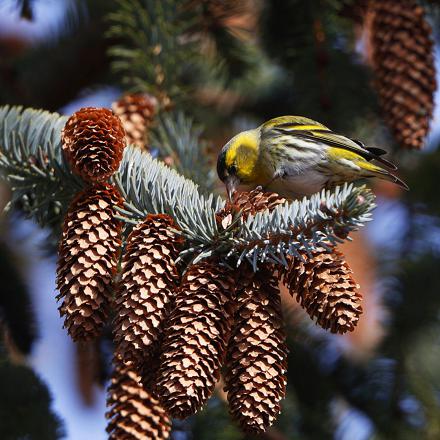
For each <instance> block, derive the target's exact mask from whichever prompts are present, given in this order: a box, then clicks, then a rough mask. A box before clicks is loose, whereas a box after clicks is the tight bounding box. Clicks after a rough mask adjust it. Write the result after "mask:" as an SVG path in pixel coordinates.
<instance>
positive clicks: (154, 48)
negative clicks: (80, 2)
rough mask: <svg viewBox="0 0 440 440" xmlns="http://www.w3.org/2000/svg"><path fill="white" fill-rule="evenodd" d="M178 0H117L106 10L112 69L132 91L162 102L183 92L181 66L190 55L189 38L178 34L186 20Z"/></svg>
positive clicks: (180, 32)
mask: <svg viewBox="0 0 440 440" xmlns="http://www.w3.org/2000/svg"><path fill="white" fill-rule="evenodd" d="M179 4H180V2H179V1H177V0H153V1H150V0H118V1H117V5H118V10H117V11H116V12H114V13H112V14H109V17H108V18H109V21H110V26H111V27H110V30H109V31H108V34H107V35H108V37H110V38H112V39H117V41H119V42H120V43H119V44H118V45H115V46H113V47H111V48H110V50H109V54H110V56H111V57H112V59H113V62H112V66H113V69H114V70H115V71H116V72H118V73H120V74H122V76H123V80H124V82H125V83H126V84H127V85H128V86H129V87H130V88H131V89H132V91H135V92H150V93H153V94H156V95H157V96H158V97H159V100H160V101H161V103H162V104H163V105H165V106H167V105H168V104H169V100H170V99H176V98H178V97H179V96H181V95H182V94H184V93H185V87H184V84H183V81H182V78H183V75H184V72H183V68H184V66H186V65H187V63H188V62H189V61H190V60H191V59H192V58H193V56H194V52H193V50H192V48H191V43H190V42H189V41H183V40H182V39H179V38H178V37H179V36H181V35H182V34H184V32H185V30H186V28H187V26H188V24H187V23H186V22H185V21H184V20H180V19H179V17H180V14H181V11H180V5H179Z"/></svg>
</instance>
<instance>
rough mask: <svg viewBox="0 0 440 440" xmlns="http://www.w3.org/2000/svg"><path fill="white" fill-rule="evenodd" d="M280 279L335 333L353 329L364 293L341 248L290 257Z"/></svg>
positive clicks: (309, 310)
mask: <svg viewBox="0 0 440 440" xmlns="http://www.w3.org/2000/svg"><path fill="white" fill-rule="evenodd" d="M281 279H282V280H283V282H284V284H285V285H286V287H287V288H288V289H289V292H290V294H291V295H292V296H296V299H297V301H298V302H299V303H300V304H301V306H302V307H304V309H305V310H306V312H307V313H308V314H309V315H310V317H311V318H312V319H314V318H316V322H317V324H319V325H320V326H321V327H322V328H324V329H326V330H327V329H330V331H331V332H332V333H341V334H342V333H346V332H349V331H353V330H354V328H355V326H356V324H357V323H358V321H359V316H360V314H361V313H362V307H361V305H360V302H361V300H362V297H361V295H360V293H359V292H358V288H359V286H358V285H357V284H356V283H355V281H354V280H353V277H352V271H351V269H350V267H349V266H348V264H347V263H346V262H345V260H344V256H343V254H342V253H341V252H339V251H337V250H333V252H327V251H325V250H324V249H322V250H320V251H317V252H314V253H313V255H312V256H311V257H309V256H307V254H306V253H305V252H303V253H302V259H300V258H293V257H291V258H290V259H289V266H288V268H286V269H282V270H281Z"/></svg>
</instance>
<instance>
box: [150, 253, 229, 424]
mask: <svg viewBox="0 0 440 440" xmlns="http://www.w3.org/2000/svg"><path fill="white" fill-rule="evenodd" d="M233 301H234V279H233V278H232V276H231V274H230V273H229V272H228V271H227V270H226V269H225V268H223V267H221V266H220V265H219V264H218V262H216V261H202V262H201V263H197V264H194V265H192V266H190V267H189V268H188V271H187V272H186V274H185V276H184V279H183V282H182V285H181V287H180V290H179V292H178V294H177V298H176V306H175V309H174V311H173V312H172V314H171V318H170V321H169V323H168V327H167V330H166V334H165V339H164V342H163V347H162V350H163V352H162V356H161V366H160V368H159V372H158V379H157V387H156V392H157V396H158V397H159V399H160V400H161V402H162V404H163V406H164V407H165V408H166V409H167V410H168V412H169V413H170V415H171V416H173V417H176V418H185V417H187V416H189V415H191V414H194V413H195V412H196V411H197V410H199V409H200V408H201V407H202V406H203V405H204V404H205V402H206V401H207V400H208V398H209V397H210V396H211V394H212V392H213V390H214V387H215V384H216V382H217V381H218V379H219V374H220V367H221V366H222V363H223V357H224V354H225V351H226V344H227V340H228V337H229V333H230V330H231V325H232V318H233Z"/></svg>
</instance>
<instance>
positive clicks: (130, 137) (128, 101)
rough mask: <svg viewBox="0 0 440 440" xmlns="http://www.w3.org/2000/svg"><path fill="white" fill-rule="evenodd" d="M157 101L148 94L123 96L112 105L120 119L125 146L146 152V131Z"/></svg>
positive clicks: (151, 120)
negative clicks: (139, 148) (131, 146)
mask: <svg viewBox="0 0 440 440" xmlns="http://www.w3.org/2000/svg"><path fill="white" fill-rule="evenodd" d="M157 105H158V103H157V99H156V98H155V97H154V96H151V95H148V94H131V95H124V96H123V97H122V98H120V99H119V100H118V101H116V102H114V103H113V104H112V109H113V111H114V113H115V114H116V115H117V116H119V117H120V118H121V121H122V124H123V125H124V128H125V134H126V139H127V144H129V145H130V144H134V145H137V146H138V147H141V148H142V149H145V150H148V144H147V142H148V141H147V136H148V129H149V128H150V126H151V125H152V123H153V120H154V117H155V115H156V109H157Z"/></svg>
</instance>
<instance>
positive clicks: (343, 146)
mask: <svg viewBox="0 0 440 440" xmlns="http://www.w3.org/2000/svg"><path fill="white" fill-rule="evenodd" d="M385 153H386V151H384V150H382V149H380V148H373V147H365V146H364V145H363V144H362V143H361V142H359V141H357V140H352V139H349V138H347V137H345V136H342V135H340V134H336V133H333V132H332V131H331V130H330V129H329V128H327V127H326V126H325V125H322V124H320V123H319V122H316V121H313V120H311V119H308V118H305V117H301V116H280V117H278V118H274V119H271V120H270V121H267V122H265V123H264V124H262V125H260V126H259V127H258V128H255V129H253V130H247V131H243V132H241V133H239V134H237V135H236V136H234V137H233V138H232V139H231V140H230V141H229V142H228V143H227V144H226V145H225V146H224V147H223V149H222V151H221V152H220V154H219V157H218V160H217V173H218V176H219V178H220V179H221V180H222V181H223V182H224V183H225V184H226V188H227V191H228V195H229V197H231V195H232V193H233V192H234V191H235V190H236V188H237V186H238V185H241V184H244V185H252V186H254V187H256V186H259V185H261V186H262V187H263V188H264V189H267V190H271V191H275V192H277V193H279V194H280V195H282V196H284V197H289V198H298V197H302V196H305V195H310V194H313V193H315V192H318V191H320V190H321V189H322V188H331V187H333V186H335V185H339V184H342V183H344V182H351V181H354V180H357V179H362V178H365V177H378V178H380V179H384V180H389V181H391V182H394V183H396V184H397V185H399V186H401V187H402V188H405V189H408V186H407V185H406V184H405V183H404V182H403V181H402V180H400V179H399V178H398V177H396V176H395V175H394V174H392V173H390V172H389V171H388V170H387V169H384V168H382V167H380V166H378V165H375V164H374V163H371V161H372V160H374V161H377V162H379V163H380V164H382V165H383V166H385V167H386V168H388V169H391V170H396V169H397V167H396V166H395V165H393V164H392V163H391V162H389V161H387V160H385V159H384V158H382V157H381V156H382V155H384V154H385Z"/></svg>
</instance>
